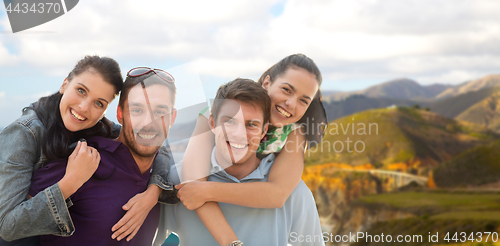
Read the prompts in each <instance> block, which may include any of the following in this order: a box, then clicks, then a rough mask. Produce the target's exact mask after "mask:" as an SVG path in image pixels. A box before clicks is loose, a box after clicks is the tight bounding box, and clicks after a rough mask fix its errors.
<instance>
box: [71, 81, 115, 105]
mask: <svg viewBox="0 0 500 246" xmlns="http://www.w3.org/2000/svg"><path fill="white" fill-rule="evenodd" d="M78 84H79V85H81V86H82V87H83V88H85V90H87V91H88V92H90V90H89V88H88V87H87V86H85V85H84V84H82V83H78ZM97 99H99V100H102V101H105V102H106V103H107V104H109V102H108V100H106V99H104V98H97Z"/></svg>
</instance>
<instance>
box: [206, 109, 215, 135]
mask: <svg viewBox="0 0 500 246" xmlns="http://www.w3.org/2000/svg"><path fill="white" fill-rule="evenodd" d="M208 124H209V125H210V130H211V131H212V133H213V134H215V122H214V118H213V117H212V114H210V117H209V118H208Z"/></svg>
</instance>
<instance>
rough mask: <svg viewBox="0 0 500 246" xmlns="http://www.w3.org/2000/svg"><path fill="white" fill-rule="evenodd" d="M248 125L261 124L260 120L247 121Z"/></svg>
mask: <svg viewBox="0 0 500 246" xmlns="http://www.w3.org/2000/svg"><path fill="white" fill-rule="evenodd" d="M247 123H254V124H259V125H260V124H261V121H260V120H247Z"/></svg>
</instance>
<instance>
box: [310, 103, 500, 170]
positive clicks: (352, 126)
mask: <svg viewBox="0 0 500 246" xmlns="http://www.w3.org/2000/svg"><path fill="white" fill-rule="evenodd" d="M498 138H499V136H498V135H497V134H495V133H494V132H492V131H490V130H487V129H485V128H483V127H481V126H477V125H475V124H470V123H465V122H459V121H456V120H452V119H448V118H445V117H443V116H441V115H438V114H436V113H433V112H427V111H424V110H417V109H413V108H408V107H390V108H383V109H373V110H367V111H363V112H360V113H356V114H353V115H349V116H346V117H343V118H340V119H337V120H334V121H332V122H330V123H329V125H328V128H327V131H326V134H325V138H324V140H323V142H322V143H320V144H318V145H317V146H315V147H314V148H311V149H310V150H308V151H307V152H306V154H305V156H306V160H305V163H306V164H309V165H310V164H322V163H332V162H333V163H345V164H351V165H363V164H368V163H369V164H372V165H374V166H375V167H379V168H384V167H387V166H388V165H390V164H396V163H404V164H406V165H407V166H408V167H410V168H416V169H420V168H425V167H432V166H437V164H438V163H441V162H444V161H447V160H450V159H451V158H452V157H454V156H456V155H457V154H459V153H461V152H463V151H465V150H466V149H469V148H472V147H475V146H477V145H481V144H486V143H489V142H491V141H493V140H495V139H498Z"/></svg>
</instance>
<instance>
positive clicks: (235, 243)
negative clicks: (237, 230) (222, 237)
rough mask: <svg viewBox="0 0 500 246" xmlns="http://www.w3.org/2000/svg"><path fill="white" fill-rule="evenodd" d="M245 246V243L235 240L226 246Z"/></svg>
mask: <svg viewBox="0 0 500 246" xmlns="http://www.w3.org/2000/svg"><path fill="white" fill-rule="evenodd" d="M242 245H243V242H242V241H240V240H235V241H233V242H231V243H230V244H228V245H226V246H242Z"/></svg>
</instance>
